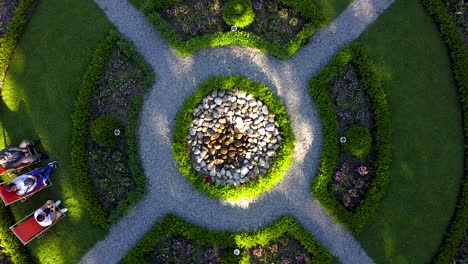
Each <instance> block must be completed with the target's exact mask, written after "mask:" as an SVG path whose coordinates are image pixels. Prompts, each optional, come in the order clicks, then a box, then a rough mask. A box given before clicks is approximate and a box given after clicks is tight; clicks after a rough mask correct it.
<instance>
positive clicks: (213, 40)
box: [130, 0, 326, 59]
mask: <svg viewBox="0 0 468 264" xmlns="http://www.w3.org/2000/svg"><path fill="white" fill-rule="evenodd" d="M130 2H131V3H132V4H133V5H134V6H135V7H136V8H138V9H140V10H141V11H142V12H143V13H144V14H145V15H146V16H147V19H148V21H149V22H150V23H151V24H152V25H153V26H154V27H155V28H156V30H158V32H159V33H160V34H161V36H162V37H163V38H164V39H165V40H166V41H167V42H168V43H169V45H171V46H172V47H173V48H174V49H175V50H176V51H177V53H178V54H179V55H180V56H188V55H190V54H192V53H194V52H196V51H199V50H201V49H204V48H210V47H222V46H228V45H240V46H248V47H251V48H256V49H258V50H260V51H262V52H264V53H268V54H271V55H273V56H276V57H278V58H279V59H286V58H289V57H291V56H292V55H294V53H296V52H297V50H299V48H300V47H301V46H302V45H303V44H304V43H306V42H307V40H308V39H309V38H310V37H311V36H312V35H313V34H314V33H315V31H316V30H317V29H318V28H320V27H322V26H323V25H325V23H326V19H325V17H324V16H323V14H322V13H321V12H320V10H319V9H318V8H317V7H316V6H315V5H314V4H313V3H312V2H311V1H306V0H281V2H283V3H284V4H285V5H288V6H292V7H294V8H296V9H297V10H298V11H299V13H300V14H301V15H302V16H303V17H305V18H307V19H310V20H311V22H310V23H307V24H305V25H304V27H303V28H302V30H301V31H300V32H299V33H298V34H297V35H296V37H294V38H293V39H292V40H291V41H290V42H289V43H288V44H285V45H281V44H275V43H272V42H271V41H267V40H265V39H262V38H260V37H258V36H255V35H254V34H251V33H249V32H245V31H237V32H219V33H215V34H207V35H203V36H200V37H196V38H191V39H189V40H187V41H184V40H183V39H182V37H181V36H180V35H178V34H177V33H176V31H175V30H174V29H173V28H172V27H171V26H170V25H169V23H167V21H166V20H164V19H163V18H162V17H161V15H160V14H159V13H158V11H159V10H161V9H164V8H167V7H169V6H170V5H171V4H173V3H175V2H177V0H161V1H156V0H130Z"/></svg>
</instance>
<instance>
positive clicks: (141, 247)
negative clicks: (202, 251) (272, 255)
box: [121, 214, 333, 264]
mask: <svg viewBox="0 0 468 264" xmlns="http://www.w3.org/2000/svg"><path fill="white" fill-rule="evenodd" d="M285 234H289V235H291V236H292V237H293V238H294V239H296V240H298V241H299V242H300V243H301V244H302V245H303V246H304V247H305V248H306V250H307V251H308V252H309V253H310V254H312V256H313V258H314V263H332V262H333V256H332V255H331V254H330V253H329V252H328V251H327V250H326V249H325V248H324V247H323V246H321V245H320V244H319V243H318V242H317V241H316V240H315V238H314V237H313V236H312V235H310V234H309V233H308V232H307V231H306V230H304V229H303V228H302V226H300V225H299V224H298V223H297V222H296V221H295V220H294V218H292V217H290V216H283V217H282V218H280V219H279V220H278V221H276V222H274V223H272V224H270V225H269V226H266V227H264V228H262V229H260V230H256V231H252V232H243V233H232V232H221V231H210V230H206V229H204V228H201V227H197V226H194V225H191V224H189V223H187V222H184V221H183V220H181V219H180V218H178V217H177V216H175V215H173V214H168V215H166V216H165V217H164V218H163V219H162V220H161V221H159V222H158V223H156V224H155V225H154V226H153V227H152V229H151V230H150V231H149V232H148V233H147V234H146V235H145V236H144V237H143V238H142V239H141V240H140V241H139V242H138V243H137V244H136V245H135V246H134V247H133V248H132V249H131V250H130V251H129V252H128V253H127V254H126V255H125V257H124V258H123V259H122V261H121V263H128V264H130V263H148V262H147V261H146V259H145V255H146V254H147V253H148V252H150V251H151V249H152V248H154V247H155V246H156V245H157V244H158V243H160V242H161V241H162V240H163V239H164V238H166V237H168V236H171V235H180V236H183V237H184V238H186V239H190V240H195V241H197V242H198V243H201V244H214V245H219V246H223V247H226V248H227V251H226V253H225V255H224V256H223V262H222V263H250V259H249V256H248V254H247V251H246V249H248V248H251V247H255V246H258V245H263V246H264V245H267V244H268V243H269V242H272V241H275V240H277V239H278V238H280V237H281V236H283V235H285ZM235 248H237V249H239V250H241V254H240V255H239V256H235V255H234V254H232V252H233V250H234V249H235Z"/></svg>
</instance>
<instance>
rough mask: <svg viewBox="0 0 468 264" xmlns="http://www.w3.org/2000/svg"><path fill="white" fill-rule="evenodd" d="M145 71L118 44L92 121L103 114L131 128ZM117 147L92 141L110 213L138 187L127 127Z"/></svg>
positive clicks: (94, 172) (93, 163)
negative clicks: (130, 118) (130, 115)
mask: <svg viewBox="0 0 468 264" xmlns="http://www.w3.org/2000/svg"><path fill="white" fill-rule="evenodd" d="M143 79H144V72H143V70H142V69H140V68H139V67H138V64H137V63H136V62H134V61H133V60H131V59H130V58H129V57H128V56H126V55H125V54H124V53H123V52H121V51H120V49H119V48H118V47H117V46H116V47H115V48H114V50H113V52H112V55H111V56H110V59H109V62H108V63H107V64H106V65H105V67H104V71H103V74H102V77H101V80H100V82H99V84H98V86H97V88H96V91H95V94H94V97H93V110H92V113H91V118H90V120H91V122H92V121H93V120H95V119H96V118H98V117H100V116H102V115H108V114H110V115H113V116H115V117H117V118H118V119H119V120H120V122H121V123H122V124H123V126H124V127H127V124H128V117H127V113H128V111H129V110H130V108H131V104H132V98H133V96H134V95H141V94H143V90H142V89H140V88H138V87H139V83H140V82H141V81H143ZM118 137H119V140H118V142H117V144H116V145H115V146H113V147H104V146H100V145H98V144H96V143H95V142H93V140H92V139H91V138H89V140H88V151H89V159H88V163H89V164H88V165H89V168H90V174H91V176H92V178H93V181H94V186H95V189H96V192H97V194H98V197H99V199H100V200H101V203H102V206H103V208H104V209H105V210H107V211H108V212H110V211H112V210H113V209H115V208H116V207H117V205H118V204H119V202H120V201H123V200H125V199H126V197H127V194H128V193H129V192H131V191H132V190H134V189H135V182H134V180H133V177H132V175H131V171H130V169H129V166H128V153H127V150H128V147H127V142H126V135H125V129H124V131H122V134H120V135H119V136H118Z"/></svg>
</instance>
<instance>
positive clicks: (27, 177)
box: [6, 161, 57, 196]
mask: <svg viewBox="0 0 468 264" xmlns="http://www.w3.org/2000/svg"><path fill="white" fill-rule="evenodd" d="M56 167H57V162H56V161H54V162H51V163H49V165H48V166H46V167H41V168H37V169H35V170H33V171H30V172H28V173H26V174H23V175H20V176H18V177H16V178H14V179H13V181H12V182H11V183H10V184H8V185H7V188H6V191H7V192H16V194H17V195H21V196H22V195H25V194H27V193H29V192H31V191H32V190H34V188H36V186H38V185H41V184H42V183H45V182H46V181H47V180H48V179H49V177H50V174H51V172H52V169H53V168H56Z"/></svg>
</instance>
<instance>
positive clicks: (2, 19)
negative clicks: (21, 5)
mask: <svg viewBox="0 0 468 264" xmlns="http://www.w3.org/2000/svg"><path fill="white" fill-rule="evenodd" d="M18 2H19V0H1V1H0V38H1V37H2V36H3V34H5V31H6V29H7V26H8V22H10V20H11V18H12V17H13V11H14V10H15V8H16V7H17V6H18Z"/></svg>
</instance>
